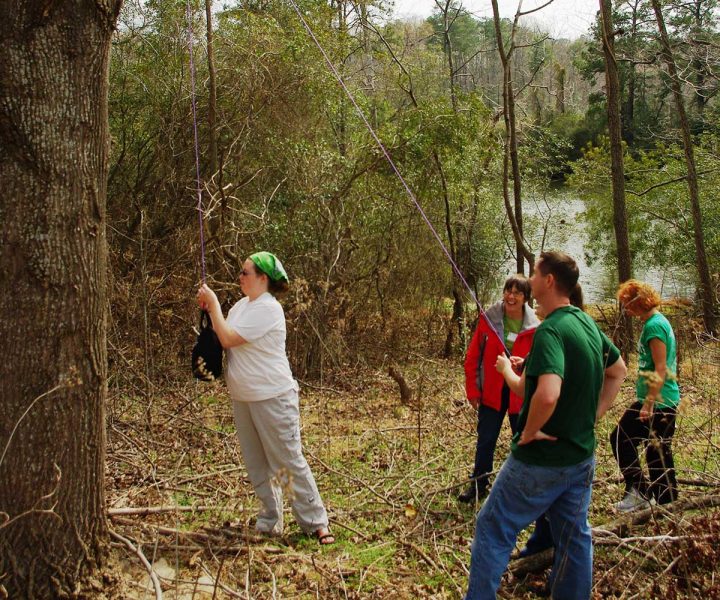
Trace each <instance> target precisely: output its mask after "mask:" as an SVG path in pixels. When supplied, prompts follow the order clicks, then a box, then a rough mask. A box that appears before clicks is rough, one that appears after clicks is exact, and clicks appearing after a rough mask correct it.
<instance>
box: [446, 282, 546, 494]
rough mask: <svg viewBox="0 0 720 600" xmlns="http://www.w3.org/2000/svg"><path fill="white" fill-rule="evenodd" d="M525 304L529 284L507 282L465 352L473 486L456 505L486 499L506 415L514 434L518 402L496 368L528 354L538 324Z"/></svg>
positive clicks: (482, 316)
mask: <svg viewBox="0 0 720 600" xmlns="http://www.w3.org/2000/svg"><path fill="white" fill-rule="evenodd" d="M529 298H530V284H529V283H528V280H527V279H526V278H525V277H524V276H523V275H512V276H511V277H508V279H507V281H505V285H504V286H503V299H502V300H501V301H500V302H498V303H496V304H494V305H493V306H491V307H490V308H489V309H488V310H487V311H485V313H484V314H483V313H481V314H480V319H479V320H478V325H477V328H476V329H475V334H474V335H473V338H472V341H471V342H470V346H468V351H467V356H466V357H465V392H466V395H467V399H468V402H470V404H471V405H472V406H473V408H477V411H478V423H477V444H476V446H475V466H474V468H473V471H472V473H471V475H470V478H471V480H472V481H471V483H470V486H469V487H468V488H467V489H466V490H465V491H464V492H462V493H461V494H460V495H459V496H458V500H459V501H460V502H474V501H477V500H479V499H480V498H482V497H483V496H485V495H486V494H487V491H488V478H489V475H490V473H492V470H493V457H494V455H495V445H496V444H497V440H498V436H499V435H500V427H501V426H502V422H503V419H504V418H505V414H506V413H507V415H508V420H509V421H510V428H511V429H512V432H513V434H514V433H515V431H516V429H517V419H518V413H519V412H520V407H521V406H522V398H520V397H519V396H517V395H515V394H513V393H512V392H510V389H509V388H508V386H507V384H506V383H505V380H504V379H503V376H502V375H501V374H500V373H498V372H497V370H496V369H495V362H496V361H497V357H498V356H499V355H500V354H505V352H506V350H507V352H509V353H510V355H511V357H517V359H516V361H517V362H521V361H522V359H524V358H525V357H526V356H527V354H528V352H529V351H530V346H531V345H532V340H533V335H534V333H535V329H536V328H537V326H538V325H539V324H540V321H539V320H538V318H537V316H535V311H534V310H533V309H532V308H530V307H529V306H528V305H527V301H528V299H529ZM511 360H512V359H511Z"/></svg>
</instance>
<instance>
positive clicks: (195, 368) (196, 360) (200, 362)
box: [185, 0, 223, 381]
mask: <svg viewBox="0 0 720 600" xmlns="http://www.w3.org/2000/svg"><path fill="white" fill-rule="evenodd" d="M185 13H186V17H187V36H188V53H189V56H190V100H191V101H190V104H191V106H192V121H193V141H194V147H195V186H196V192H197V211H198V224H199V228H200V265H201V274H202V282H203V283H205V277H206V269H205V236H204V232H203V203H202V184H201V181H200V144H199V142H198V123H197V101H196V94H195V60H194V57H193V28H192V10H191V8H190V0H187V3H186V6H185ZM222 355H223V348H222V345H221V344H220V340H219V339H218V337H217V334H216V333H215V331H213V328H212V321H211V320H210V315H208V313H207V311H205V310H201V311H200V326H199V333H198V336H197V341H196V343H195V346H194V347H193V350H192V356H191V361H190V364H191V367H192V373H193V376H194V377H195V378H196V379H200V380H201V381H212V380H214V379H216V378H218V377H220V375H222Z"/></svg>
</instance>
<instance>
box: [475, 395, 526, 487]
mask: <svg viewBox="0 0 720 600" xmlns="http://www.w3.org/2000/svg"><path fill="white" fill-rule="evenodd" d="M509 406H510V389H509V388H508V387H507V385H503V388H502V395H501V399H500V410H499V411H498V410H495V409H494V408H490V407H489V406H485V405H484V404H480V406H478V422H477V443H476V444H475V465H474V467H473V471H472V474H471V475H470V477H471V478H477V483H476V485H477V487H478V488H479V489H485V488H487V487H488V485H489V482H488V479H489V477H490V473H492V470H493V457H494V456H495V446H496V445H497V441H498V437H499V436H500V428H501V427H502V422H503V419H504V418H505V413H507V411H508V408H509ZM508 420H509V421H510V429H511V430H512V432H513V434H514V433H515V432H516V431H517V422H518V415H511V414H509V413H508Z"/></svg>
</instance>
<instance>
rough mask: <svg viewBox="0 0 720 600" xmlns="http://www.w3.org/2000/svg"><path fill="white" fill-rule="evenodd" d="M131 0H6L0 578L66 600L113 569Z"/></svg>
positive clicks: (29, 592)
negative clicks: (114, 64)
mask: <svg viewBox="0 0 720 600" xmlns="http://www.w3.org/2000/svg"><path fill="white" fill-rule="evenodd" d="M119 9H120V0H96V1H94V2H73V1H69V0H58V1H57V2H46V1H38V0H28V1H27V2H13V1H11V0H0V15H2V19H0V39H2V40H3V44H2V49H0V185H1V186H2V189H3V194H2V198H1V199H0V222H1V223H2V249H1V250H0V278H1V279H2V289H3V294H2V297H1V299H0V307H1V310H2V313H3V318H2V319H0V337H1V338H2V340H3V343H4V344H5V347H6V352H5V356H4V357H3V360H2V361H0V362H1V366H0V378H1V379H2V386H0V405H2V411H0V415H1V416H0V573H2V585H3V586H5V588H6V590H7V593H8V594H9V596H10V597H12V598H20V597H22V598H61V597H62V598H66V597H70V596H71V595H73V596H74V595H76V594H77V586H78V583H79V582H82V580H83V579H84V578H85V577H86V576H87V575H88V574H89V573H91V572H92V571H93V570H94V569H95V568H96V567H98V565H100V564H101V563H102V560H103V556H104V552H105V540H106V537H107V531H108V528H107V523H106V519H105V495H104V485H103V476H104V466H105V465H104V463H105V434H104V403H105V396H106V392H105V385H106V374H107V367H106V362H107V361H106V346H105V333H106V324H105V311H106V269H107V259H106V255H107V249H106V237H105V195H106V180H107V174H108V173H107V164H108V142H109V136H108V112H107V111H108V108H107V106H108V105H107V94H108V72H107V71H108V60H109V49H110V39H111V35H112V32H113V29H114V27H115V22H116V19H117V15H118V11H119Z"/></svg>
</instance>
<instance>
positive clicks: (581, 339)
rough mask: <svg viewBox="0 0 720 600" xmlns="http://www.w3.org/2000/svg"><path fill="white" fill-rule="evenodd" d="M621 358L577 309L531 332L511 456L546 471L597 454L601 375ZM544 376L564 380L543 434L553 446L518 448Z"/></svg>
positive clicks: (559, 312) (540, 443)
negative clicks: (533, 397) (532, 336)
mask: <svg viewBox="0 0 720 600" xmlns="http://www.w3.org/2000/svg"><path fill="white" fill-rule="evenodd" d="M619 357H620V351H619V350H618V349H617V348H616V347H615V346H614V345H613V344H612V342H611V341H610V340H609V339H608V338H607V336H606V335H605V334H604V333H603V332H602V331H600V329H599V328H598V326H597V324H596V323H595V321H593V320H592V319H591V318H590V317H589V316H588V315H587V314H585V313H584V312H583V311H581V310H580V309H579V308H576V307H574V306H564V307H562V308H558V309H556V310H554V311H553V312H552V313H550V314H549V315H548V316H547V318H546V319H545V320H544V321H543V322H542V323H541V325H540V326H539V327H538V328H537V330H536V331H535V338H534V339H533V344H532V347H531V348H530V354H528V357H527V359H526V362H525V399H524V402H523V405H522V409H521V410H520V416H519V421H518V433H517V434H515V437H514V438H513V442H512V453H513V456H514V457H515V458H517V459H518V460H520V461H522V462H525V463H528V464H532V465H540V466H547V467H562V466H569V465H575V464H578V463H580V462H583V461H584V460H586V459H588V458H590V457H591V456H592V454H593V452H594V451H595V414H596V412H597V405H598V400H599V398H600V388H601V387H602V383H603V379H604V377H605V369H606V368H607V367H608V366H610V365H612V364H614V363H615V362H616V361H617V360H618V358H619ZM545 374H555V375H559V376H560V377H561V378H562V387H561V389H560V397H559V398H558V401H557V405H556V407H555V410H554V412H553V414H552V415H551V417H550V419H549V420H548V422H547V423H545V425H544V426H543V428H542V430H543V432H544V433H546V434H548V435H552V436H555V437H557V440H556V441H549V440H542V441H534V442H531V443H529V444H526V445H523V446H519V445H518V441H519V439H520V432H522V430H523V428H524V427H525V423H526V422H527V415H528V409H529V406H530V399H531V398H532V396H533V394H534V393H535V390H536V389H537V384H538V379H539V377H540V375H545Z"/></svg>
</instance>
